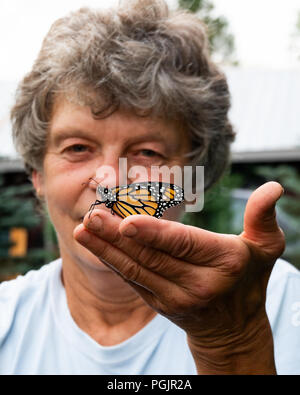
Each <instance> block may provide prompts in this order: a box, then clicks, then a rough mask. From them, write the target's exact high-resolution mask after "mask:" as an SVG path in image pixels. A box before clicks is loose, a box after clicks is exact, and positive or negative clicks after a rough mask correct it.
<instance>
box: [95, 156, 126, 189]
mask: <svg viewBox="0 0 300 395" xmlns="http://www.w3.org/2000/svg"><path fill="white" fill-rule="evenodd" d="M90 181H92V182H90V186H91V188H92V189H96V188H97V185H98V184H100V185H102V186H104V187H107V188H113V187H116V186H118V185H125V184H127V183H128V178H127V159H126V158H121V157H119V156H115V157H112V156H111V157H110V158H108V160H106V161H102V163H101V164H100V165H99V164H98V165H97V166H96V168H95V170H94V175H93V177H92V179H91V180H90Z"/></svg>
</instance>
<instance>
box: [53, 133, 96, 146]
mask: <svg viewBox="0 0 300 395" xmlns="http://www.w3.org/2000/svg"><path fill="white" fill-rule="evenodd" d="M76 137H79V138H82V139H85V140H91V138H90V137H89V136H88V135H87V133H86V132H84V131H83V130H80V129H63V130H59V129H58V130H56V131H55V132H54V133H52V138H51V137H50V140H51V141H52V142H53V143H54V144H55V145H59V144H60V143H61V142H62V141H63V140H66V139H70V138H76Z"/></svg>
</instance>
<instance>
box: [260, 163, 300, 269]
mask: <svg viewBox="0 0 300 395" xmlns="http://www.w3.org/2000/svg"><path fill="white" fill-rule="evenodd" d="M254 172H255V173H256V174H257V175H259V176H261V177H263V179H264V181H278V182H279V183H280V184H281V185H282V186H283V188H284V190H285V193H284V195H283V196H282V197H281V198H280V200H279V201H278V206H279V207H280V208H281V210H282V211H283V212H284V213H285V215H286V221H287V223H288V224H289V228H290V229H291V231H290V232H286V234H285V235H286V251H285V254H284V256H285V258H286V259H288V260H289V261H290V262H291V263H293V264H294V265H295V266H297V267H298V268H299V269H300V175H299V172H298V171H297V170H296V168H295V167H292V166H289V165H279V166H276V167H275V166H256V167H254Z"/></svg>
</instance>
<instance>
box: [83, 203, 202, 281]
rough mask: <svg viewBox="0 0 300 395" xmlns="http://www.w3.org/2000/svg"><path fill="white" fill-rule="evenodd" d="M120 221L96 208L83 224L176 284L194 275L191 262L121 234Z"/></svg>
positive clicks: (141, 263)
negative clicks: (183, 260)
mask: <svg viewBox="0 0 300 395" xmlns="http://www.w3.org/2000/svg"><path fill="white" fill-rule="evenodd" d="M120 222H122V220H121V221H118V220H115V219H112V218H111V215H110V214H109V213H104V212H103V211H101V210H95V212H94V213H93V214H92V215H91V217H89V216H86V217H85V218H84V221H83V224H84V225H85V226H86V227H87V229H88V230H89V231H90V232H92V233H94V234H95V235H96V236H98V237H99V238H100V239H101V240H105V241H107V242H109V243H110V244H112V245H114V246H115V247H117V248H118V249H119V250H122V251H123V252H125V253H126V255H128V256H129V257H131V258H132V259H133V260H134V261H136V262H137V263H138V264H140V265H141V266H143V267H145V268H148V269H149V270H151V271H152V272H155V273H157V274H159V275H160V276H162V277H165V278H166V279H168V280H170V281H173V282H174V283H176V284H180V283H181V282H182V279H183V278H184V279H186V278H187V277H191V276H193V270H194V267H193V265H192V264H191V263H190V262H185V263H184V262H182V260H179V259H177V258H175V257H172V256H170V255H169V254H168V253H166V252H164V251H160V250H158V249H156V248H154V247H151V246H147V245H145V244H144V243H138V242H137V241H136V240H134V239H130V238H128V237H125V236H123V235H121V233H120V232H119V225H120Z"/></svg>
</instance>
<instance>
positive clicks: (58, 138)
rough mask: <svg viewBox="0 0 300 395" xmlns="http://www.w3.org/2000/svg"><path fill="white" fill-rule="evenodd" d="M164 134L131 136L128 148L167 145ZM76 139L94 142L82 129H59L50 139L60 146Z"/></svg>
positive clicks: (128, 140) (127, 142) (127, 141)
mask: <svg viewBox="0 0 300 395" xmlns="http://www.w3.org/2000/svg"><path fill="white" fill-rule="evenodd" d="M162 134H163V133H161V132H160V131H158V132H151V133H148V134H143V135H135V136H131V137H129V138H128V139H127V140H126V145H127V146H128V145H131V144H138V143H143V142H146V141H157V142H161V143H167V139H166V138H163V136H162ZM76 137H78V138H82V139H85V140H92V138H91V137H89V135H88V133H87V132H86V131H83V130H81V129H62V130H59V129H58V130H56V131H55V132H54V133H53V134H52V139H51V138H50V140H52V142H53V143H54V144H55V145H59V144H60V143H61V142H62V141H64V140H66V139H68V138H76Z"/></svg>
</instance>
